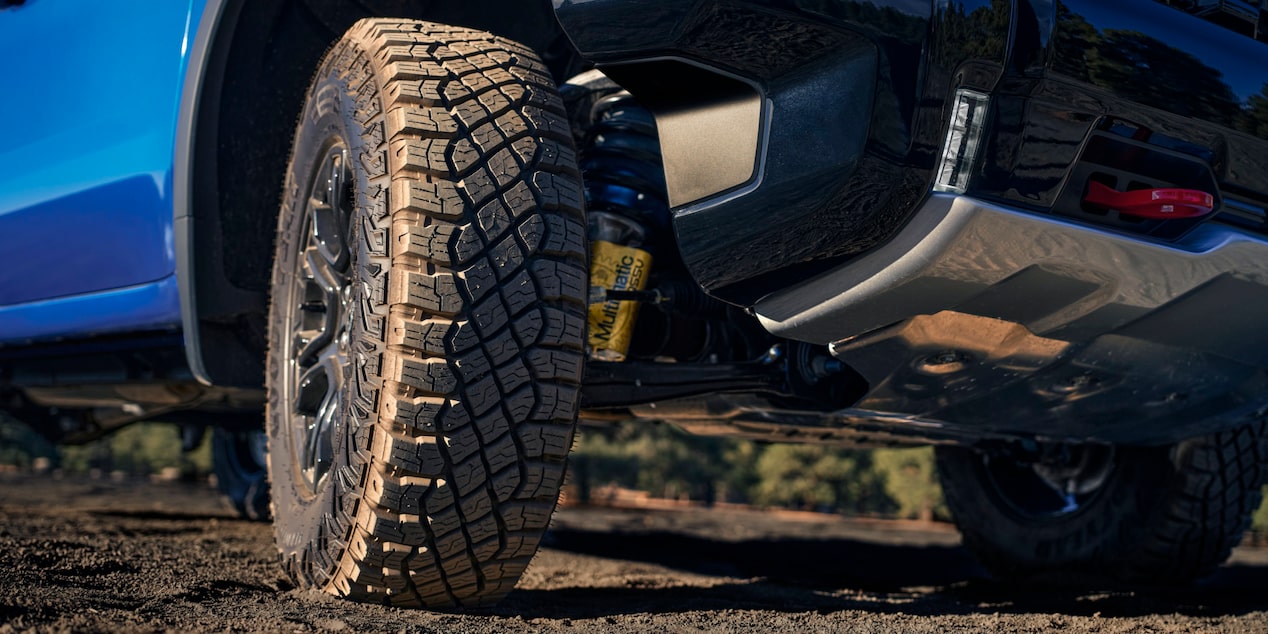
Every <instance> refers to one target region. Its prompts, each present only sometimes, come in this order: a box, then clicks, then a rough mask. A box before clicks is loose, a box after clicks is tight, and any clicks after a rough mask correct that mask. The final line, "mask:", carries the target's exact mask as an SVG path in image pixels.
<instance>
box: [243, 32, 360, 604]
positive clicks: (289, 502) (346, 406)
mask: <svg viewBox="0 0 1268 634" xmlns="http://www.w3.org/2000/svg"><path fill="white" fill-rule="evenodd" d="M343 46H344V49H345V51H344V52H345V53H346V52H347V51H346V49H347V48H348V46H347V45H346V44H345V45H343ZM336 59H337V56H336V55H333V54H332V55H328V56H327V58H326V61H325V62H324V63H323V64H322V66H321V69H320V70H319V72H318V74H317V79H316V80H314V82H313V86H312V88H311V90H310V91H309V93H308V95H307V99H306V102H305V106H304V110H303V114H302V116H301V119H300V122H299V126H298V129H297V131H296V136H295V142H294V154H293V155H292V157H291V161H290V166H289V168H288V172H287V174H286V182H285V190H284V191H285V194H284V199H283V202H282V206H281V214H280V217H279V223H278V237H277V243H276V248H275V261H274V267H273V277H272V280H273V282H272V287H271V296H272V300H271V304H270V312H269V351H270V354H269V363H268V366H267V372H268V377H267V378H268V390H269V397H268V412H267V416H266V420H267V430H268V435H269V453H268V463H269V465H268V466H269V474H270V480H271V482H272V491H273V505H272V506H273V509H272V510H273V524H274V530H275V533H276V538H277V545H278V548H279V550H280V554H281V558H282V562H283V565H284V567H285V568H286V569H287V571H288V573H290V575H291V576H292V577H294V578H295V579H296V580H297V581H301V582H304V583H305V585H308V584H311V585H315V586H318V587H322V586H324V585H325V584H326V583H327V582H328V581H329V580H330V579H331V577H332V576H333V575H334V571H335V569H336V568H337V566H338V563H339V560H340V558H341V556H342V550H343V549H342V545H343V543H344V541H345V540H344V536H343V534H342V533H343V529H344V528H345V527H347V526H350V525H351V523H352V522H353V518H354V514H355V508H356V500H357V497H358V496H357V492H356V491H355V485H356V484H357V482H359V478H358V479H356V480H354V481H351V482H350V481H349V479H348V474H349V473H360V471H361V469H362V466H363V462H364V460H366V459H367V458H366V457H365V454H364V452H363V451H358V450H357V447H358V443H357V437H358V434H364V433H365V430H366V429H367V428H368V426H370V425H371V421H369V420H367V416H358V415H356V414H355V413H354V408H353V407H352V400H353V399H352V395H353V394H358V393H360V392H361V391H362V389H361V388H362V386H361V385H360V383H361V382H362V381H363V377H364V376H365V373H360V372H356V371H355V368H356V367H357V365H358V363H357V357H358V356H361V357H364V355H357V354H353V353H350V367H349V368H347V371H346V373H345V376H344V381H343V384H342V386H341V387H340V398H341V399H342V400H343V403H342V406H341V409H340V411H341V415H340V417H339V420H337V421H336V427H335V430H334V431H333V433H332V438H331V444H332V446H333V451H334V453H333V462H332V464H331V467H330V471H329V472H328V473H327V475H326V476H325V477H324V478H323V479H322V481H321V482H319V483H318V486H317V490H316V492H315V493H314V492H312V491H310V490H309V487H308V485H307V484H306V483H305V482H304V481H303V480H302V478H301V477H300V475H299V473H298V468H297V465H296V457H295V455H294V451H293V448H292V447H293V444H292V440H291V434H292V433H293V432H294V430H292V429H290V426H291V425H292V418H291V416H290V411H291V406H290V405H291V404H290V399H291V398H293V397H291V396H290V395H287V394H285V387H284V386H285V381H286V379H285V374H284V373H285V372H287V371H288V366H289V364H290V363H291V360H290V358H289V357H290V356H291V346H290V344H289V342H288V339H289V337H290V336H291V333H290V331H289V325H288V324H287V323H286V321H287V311H286V306H285V302H287V301H289V300H291V296H290V292H291V289H292V288H293V287H294V285H295V276H296V274H297V260H298V258H299V257H300V246H301V245H302V244H303V243H304V240H305V237H304V236H303V235H301V233H302V231H303V229H304V226H305V206H306V198H307V195H308V192H309V191H310V189H311V187H312V183H313V180H314V179H316V178H317V177H318V174H317V170H318V169H319V168H320V165H319V162H320V160H321V159H322V157H323V156H324V155H325V152H326V150H327V149H328V148H329V147H330V143H331V141H332V140H336V139H337V140H338V141H339V142H341V143H343V144H344V145H345V147H346V148H347V159H348V167H349V171H350V173H351V174H352V176H353V188H354V192H355V204H354V205H353V209H352V215H351V219H350V222H349V231H348V234H347V239H348V240H349V251H350V255H351V262H350V264H349V268H348V270H349V273H350V275H351V276H352V281H351V282H350V283H351V284H352V287H353V288H352V293H353V306H354V308H353V309H352V310H350V311H349V312H350V314H349V315H347V316H345V318H346V319H349V320H350V321H351V324H350V325H349V327H350V329H351V332H350V340H351V341H352V342H354V343H353V348H354V349H357V350H359V349H360V347H359V346H360V345H361V342H362V340H363V339H365V338H364V337H363V336H362V335H363V331H364V324H365V322H366V320H365V319H364V315H362V314H361V313H362V312H363V308H364V305H365V302H364V301H363V297H362V296H363V289H364V288H365V287H366V286H367V280H366V279H363V278H364V277H365V276H366V275H367V271H368V267H364V266H361V264H362V263H363V262H365V261H366V259H367V257H368V254H366V253H365V252H364V248H363V247H364V245H363V244H362V240H361V239H360V231H359V230H358V229H359V226H360V224H361V223H360V220H361V217H362V216H363V215H364V209H365V205H364V200H363V198H364V192H365V191H366V188H367V176H366V173H365V171H364V170H363V169H362V167H361V165H360V162H359V161H358V160H357V157H358V156H359V155H360V153H361V151H362V150H363V142H362V138H361V134H362V130H361V129H360V128H361V127H360V126H359V125H358V124H357V123H356V121H355V120H354V119H353V115H354V113H355V112H356V107H357V106H356V102H355V100H354V99H353V97H352V94H353V91H352V90H351V89H350V87H349V85H348V81H347V79H348V78H347V74H346V73H345V72H341V70H340V68H341V65H339V64H335V63H332V62H333V61H334V60H336ZM361 446H364V445H361ZM332 520H333V521H332Z"/></svg>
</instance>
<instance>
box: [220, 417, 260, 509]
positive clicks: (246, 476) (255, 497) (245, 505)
mask: <svg viewBox="0 0 1268 634" xmlns="http://www.w3.org/2000/svg"><path fill="white" fill-rule="evenodd" d="M262 433H263V432H261V431H259V430H250V431H243V430H231V429H223V428H220V427H216V428H214V429H212V431H211V466H212V471H213V472H214V473H215V474H216V488H217V489H219V490H220V494H221V495H223V496H224V497H225V499H226V500H228V501H229V504H230V506H232V507H233V510H235V511H237V513H238V515H240V516H242V517H243V518H246V519H249V520H256V521H262V520H267V519H269V481H268V473H267V469H266V467H265V460H264V452H263V451H261V450H260V446H259V445H260V436H261V435H262Z"/></svg>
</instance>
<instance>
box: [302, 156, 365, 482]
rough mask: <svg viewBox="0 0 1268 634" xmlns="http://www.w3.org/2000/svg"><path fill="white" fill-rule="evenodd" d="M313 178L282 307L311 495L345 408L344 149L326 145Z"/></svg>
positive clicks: (347, 204) (347, 260) (348, 298)
mask: <svg viewBox="0 0 1268 634" xmlns="http://www.w3.org/2000/svg"><path fill="white" fill-rule="evenodd" d="M327 147H328V149H327V150H326V151H325V153H324V154H323V155H322V159H321V161H320V162H319V163H318V165H317V167H316V169H315V170H314V172H313V175H312V180H311V185H310V187H309V191H308V197H307V199H306V200H304V202H303V203H302V204H303V206H304V207H303V221H302V227H301V229H300V236H299V240H298V246H297V248H298V254H297V257H296V263H295V269H294V273H295V275H294V276H293V279H294V282H293V285H292V287H291V297H290V301H289V302H287V321H286V323H287V324H288V325H289V330H290V332H289V335H290V336H289V338H288V342H289V349H288V351H287V356H286V358H287V368H286V402H287V403H288V405H289V408H288V412H289V417H288V418H289V419H290V420H289V425H287V427H288V431H289V435H290V449H291V451H292V452H293V454H294V457H295V460H293V461H292V464H294V465H295V468H296V470H297V472H298V473H297V475H298V476H299V478H298V480H299V482H301V483H302V484H303V485H304V486H305V487H307V489H308V492H309V493H315V492H316V491H317V489H318V488H319V487H320V486H321V484H322V482H324V480H325V478H326V475H327V474H328V473H329V472H330V466H331V463H332V461H333V458H334V438H335V435H336V433H337V432H338V428H339V425H340V421H341V419H342V415H341V414H342V410H343V407H344V404H343V399H342V394H343V390H342V387H343V383H344V378H345V377H346V376H347V375H348V360H349V355H348V349H349V340H350V333H349V324H350V323H351V319H350V315H351V313H350V311H351V304H352V292H351V290H352V284H351V278H350V270H351V263H352V254H351V249H350V248H349V244H348V233H349V231H348V229H349V218H350V217H351V196H350V194H351V183H352V178H351V173H350V170H349V166H348V161H347V149H346V147H345V146H344V144H342V143H340V142H337V141H331V142H330V143H328V144H327Z"/></svg>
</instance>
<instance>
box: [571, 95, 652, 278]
mask: <svg viewBox="0 0 1268 634" xmlns="http://www.w3.org/2000/svg"><path fill="white" fill-rule="evenodd" d="M588 128H589V129H588V130H587V135H586V142H585V145H584V148H585V149H584V152H583V155H582V161H581V170H582V173H583V174H584V175H585V183H586V204H587V208H588V209H589V210H590V211H592V212H608V213H613V214H617V215H620V216H623V217H625V218H626V219H628V220H632V221H634V222H637V223H638V224H640V225H642V227H643V229H644V231H645V232H646V234H647V235H648V236H653V237H654V236H661V235H666V234H665V233H664V232H665V231H668V230H669V203H668V200H667V196H666V194H665V171H664V168H663V167H662V163H661V155H660V142H659V141H658V139H657V137H656V122H655V120H654V119H653V118H652V113H651V112H649V111H648V110H647V109H646V108H643V107H642V106H640V105H638V104H637V103H636V102H635V101H634V98H633V97H632V96H631V95H630V94H629V93H628V92H625V91H620V92H616V93H613V94H611V95H608V96H606V97H603V98H601V99H599V100H598V101H596V102H595V104H594V106H593V107H592V108H591V110H590V122H589V126H588ZM648 242H649V245H650V246H651V247H653V255H656V256H660V255H662V253H661V252H663V251H664V244H662V241H660V240H655V239H652V240H649V241H648Z"/></svg>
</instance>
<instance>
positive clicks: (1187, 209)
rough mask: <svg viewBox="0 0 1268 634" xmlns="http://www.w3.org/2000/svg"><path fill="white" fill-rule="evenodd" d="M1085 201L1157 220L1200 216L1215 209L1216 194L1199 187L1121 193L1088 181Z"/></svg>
mask: <svg viewBox="0 0 1268 634" xmlns="http://www.w3.org/2000/svg"><path fill="white" fill-rule="evenodd" d="M1083 201H1084V202H1086V203H1088V204H1091V205H1096V206H1097V207H1105V208H1106V209H1113V210H1116V211H1118V212H1119V213H1124V214H1129V215H1132V216H1139V217H1141V218H1153V219H1156V220H1170V219H1172V218H1197V217H1199V216H1205V215H1206V214H1209V213H1211V210H1213V209H1215V197H1214V196H1212V195H1210V194H1208V193H1206V192H1204V191H1198V190H1196V189H1171V188H1168V189H1138V190H1135V191H1130V192H1120V191H1117V190H1114V189H1111V188H1109V187H1107V186H1105V185H1103V184H1101V183H1098V182H1096V181H1092V182H1091V183H1089V184H1088V191H1087V196H1086V197H1084V198H1083Z"/></svg>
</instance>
